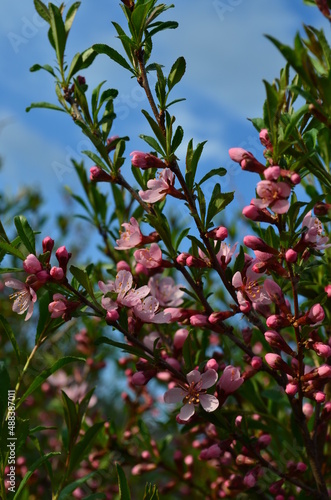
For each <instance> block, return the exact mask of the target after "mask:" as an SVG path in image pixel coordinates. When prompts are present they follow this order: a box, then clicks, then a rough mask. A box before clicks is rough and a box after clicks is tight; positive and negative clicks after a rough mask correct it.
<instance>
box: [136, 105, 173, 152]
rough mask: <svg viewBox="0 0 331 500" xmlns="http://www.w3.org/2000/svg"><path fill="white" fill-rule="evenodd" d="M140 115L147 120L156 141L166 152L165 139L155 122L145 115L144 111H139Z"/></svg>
mask: <svg viewBox="0 0 331 500" xmlns="http://www.w3.org/2000/svg"><path fill="white" fill-rule="evenodd" d="M141 112H142V114H143V115H144V116H145V118H146V119H147V121H148V123H149V125H150V127H151V129H152V130H153V132H154V134H155V136H156V138H157V139H158V141H159V143H160V145H161V147H162V149H163V151H166V147H167V146H166V139H165V137H164V135H163V133H162V131H161V129H160V127H159V125H158V124H157V122H156V121H155V120H153V118H152V117H151V116H150V115H149V114H148V113H147V111H145V110H144V109H142V110H141Z"/></svg>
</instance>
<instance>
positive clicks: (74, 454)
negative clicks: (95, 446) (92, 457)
mask: <svg viewBox="0 0 331 500" xmlns="http://www.w3.org/2000/svg"><path fill="white" fill-rule="evenodd" d="M103 427H104V422H97V423H96V424H94V425H92V427H90V428H89V429H88V430H87V431H86V432H85V434H84V437H83V438H82V439H81V440H80V441H78V443H76V444H75V446H74V447H73V448H72V451H71V454H70V461H69V467H68V475H70V474H71V473H72V471H73V470H74V469H75V468H76V467H78V466H79V464H80V463H81V461H82V460H83V458H84V456H85V454H86V452H87V451H88V449H89V447H90V446H91V445H92V443H93V440H94V438H95V437H96V435H97V434H98V432H100V430H101V429H102V428H103Z"/></svg>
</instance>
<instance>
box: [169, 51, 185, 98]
mask: <svg viewBox="0 0 331 500" xmlns="http://www.w3.org/2000/svg"><path fill="white" fill-rule="evenodd" d="M185 69H186V62H185V59H184V57H179V58H178V59H177V61H176V62H175V63H174V64H173V66H172V68H171V70H170V73H169V76H168V88H169V92H170V90H171V89H172V88H173V87H174V86H175V85H177V83H179V82H180V80H181V79H182V77H183V75H184V73H185Z"/></svg>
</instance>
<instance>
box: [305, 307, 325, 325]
mask: <svg viewBox="0 0 331 500" xmlns="http://www.w3.org/2000/svg"><path fill="white" fill-rule="evenodd" d="M324 318H325V313H324V309H323V307H322V306H321V304H315V305H313V307H312V308H311V309H310V310H309V313H308V319H309V322H310V324H311V325H318V324H319V323H322V321H323V320H324Z"/></svg>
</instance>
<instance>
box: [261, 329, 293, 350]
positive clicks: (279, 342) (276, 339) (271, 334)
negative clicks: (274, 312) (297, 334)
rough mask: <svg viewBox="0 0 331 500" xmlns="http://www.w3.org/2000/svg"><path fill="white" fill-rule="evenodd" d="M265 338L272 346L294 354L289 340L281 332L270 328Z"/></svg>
mask: <svg viewBox="0 0 331 500" xmlns="http://www.w3.org/2000/svg"><path fill="white" fill-rule="evenodd" d="M264 338H265V339H266V341H267V342H268V344H269V345H270V346H271V347H275V348H276V349H281V350H282V351H284V352H286V353H287V354H290V356H293V355H294V352H293V351H292V349H291V348H290V346H289V345H288V344H287V342H285V340H284V339H283V337H282V336H281V334H280V333H278V332H275V331H273V330H268V331H267V332H265V334H264Z"/></svg>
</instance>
